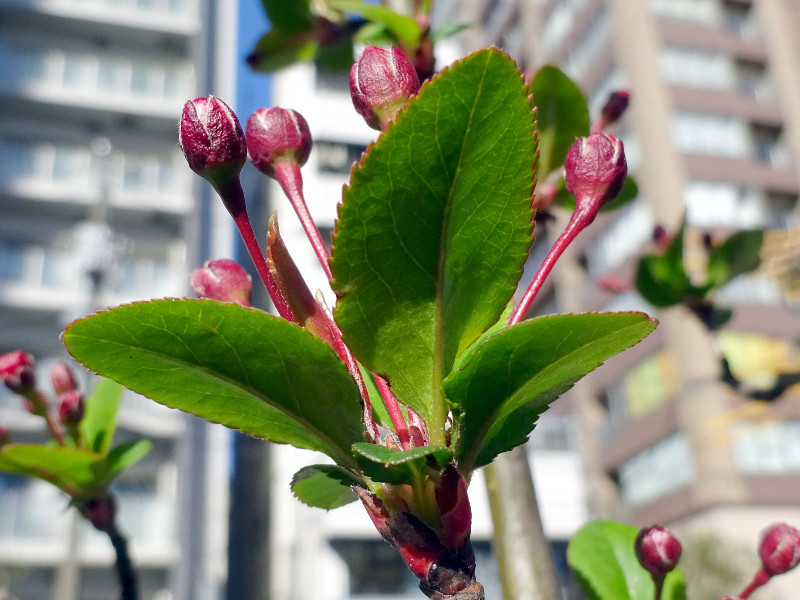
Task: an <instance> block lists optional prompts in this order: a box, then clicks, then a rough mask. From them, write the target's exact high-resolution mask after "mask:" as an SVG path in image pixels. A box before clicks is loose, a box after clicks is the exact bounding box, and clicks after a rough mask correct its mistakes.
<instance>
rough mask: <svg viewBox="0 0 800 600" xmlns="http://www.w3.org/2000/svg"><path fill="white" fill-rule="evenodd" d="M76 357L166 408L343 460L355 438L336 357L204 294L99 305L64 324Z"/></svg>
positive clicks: (354, 399)
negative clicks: (98, 309) (200, 297)
mask: <svg viewBox="0 0 800 600" xmlns="http://www.w3.org/2000/svg"><path fill="white" fill-rule="evenodd" d="M63 337H64V342H65V344H66V345H67V348H68V349H69V351H70V352H71V353H72V354H73V356H75V358H77V359H78V360H79V361H80V362H82V363H83V364H85V365H86V366H87V367H89V368H90V369H92V370H94V371H97V372H98V373H101V374H102V375H104V376H106V377H109V378H111V379H114V380H115V381H118V382H120V383H122V384H123V385H125V386H127V387H129V388H130V389H132V390H134V391H136V392H138V393H140V394H143V395H145V396H147V397H149V398H152V399H153V400H155V401H156V402H160V403H161V404H165V405H167V406H170V407H172V408H178V409H180V410H184V411H186V412H191V413H193V414H196V415H198V416H200V417H203V418H205V419H207V420H209V421H212V422H215V423H221V424H223V425H225V426H227V427H230V428H232V429H238V430H240V431H243V432H245V433H249V434H251V435H254V436H257V437H261V438H264V439H268V440H271V441H274V442H277V443H285V444H292V445H294V446H297V447H299V448H308V449H311V450H318V451H320V452H324V453H326V454H328V455H329V456H330V457H331V458H333V459H334V460H336V461H337V462H338V461H341V464H352V463H353V459H352V456H351V454H350V447H351V445H352V444H353V443H354V442H356V441H360V440H361V439H363V424H362V421H361V408H360V402H359V397H358V390H357V388H356V385H355V382H354V381H353V379H352V378H351V377H350V375H349V373H348V372H347V369H346V368H345V366H344V364H343V363H341V361H339V359H338V358H337V357H336V355H335V354H334V353H333V351H332V350H331V349H330V348H329V347H328V346H327V345H326V344H325V343H324V342H322V341H320V340H318V339H317V338H314V337H313V336H311V334H309V333H308V332H306V331H304V330H303V329H301V328H299V327H298V326H297V325H294V324H292V323H289V322H287V321H284V320H282V319H279V318H277V317H273V316H271V315H268V314H267V313H264V312H261V311H259V310H255V309H249V308H245V307H242V306H239V305H236V304H223V303H219V302H215V301H209V300H156V301H153V302H139V303H135V304H128V305H124V306H120V307H117V308H114V309H110V310H107V311H102V312H99V313H96V314H94V315H91V316H89V317H86V318H84V319H80V320H79V321H76V322H74V323H73V324H71V325H70V326H69V327H68V328H67V330H66V331H65V332H64V336H63Z"/></svg>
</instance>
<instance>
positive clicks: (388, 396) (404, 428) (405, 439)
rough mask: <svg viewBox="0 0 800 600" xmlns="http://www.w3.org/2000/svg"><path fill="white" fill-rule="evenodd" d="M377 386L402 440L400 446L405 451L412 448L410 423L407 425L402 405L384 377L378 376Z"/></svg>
mask: <svg viewBox="0 0 800 600" xmlns="http://www.w3.org/2000/svg"><path fill="white" fill-rule="evenodd" d="M375 384H376V385H377V386H378V391H380V393H381V398H383V404H384V405H385V406H386V410H387V411H388V412H389V418H390V419H391V420H392V425H393V426H394V431H395V433H397V437H398V439H399V440H400V446H401V447H402V448H403V450H408V449H409V448H410V447H411V434H410V433H409V431H408V423H406V419H405V417H404V416H403V411H402V410H400V403H399V402H398V401H397V397H396V396H395V395H394V392H392V388H390V387H389V384H388V383H387V382H386V380H385V379H384V378H383V377H381V376H380V375H376V376H375Z"/></svg>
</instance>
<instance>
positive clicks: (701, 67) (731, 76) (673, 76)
mask: <svg viewBox="0 0 800 600" xmlns="http://www.w3.org/2000/svg"><path fill="white" fill-rule="evenodd" d="M658 63H659V68H660V70H661V75H662V77H663V78H664V79H665V80H666V81H667V82H669V83H671V84H674V85H680V86H685V87H693V88H702V89H714V90H728V89H732V88H733V87H734V81H735V70H734V65H733V63H732V62H731V59H730V57H729V56H727V55H725V54H723V53H721V52H708V51H706V50H698V49H697V48H685V47H678V46H665V47H664V48H662V49H661V52H660V54H659V57H658Z"/></svg>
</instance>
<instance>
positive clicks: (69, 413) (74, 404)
mask: <svg viewBox="0 0 800 600" xmlns="http://www.w3.org/2000/svg"><path fill="white" fill-rule="evenodd" d="M83 408H84V403H83V394H81V393H80V392H78V391H77V390H73V391H71V392H65V393H63V394H61V395H59V397H58V416H59V418H60V419H61V422H62V423H64V425H77V424H78V423H80V422H81V419H83Z"/></svg>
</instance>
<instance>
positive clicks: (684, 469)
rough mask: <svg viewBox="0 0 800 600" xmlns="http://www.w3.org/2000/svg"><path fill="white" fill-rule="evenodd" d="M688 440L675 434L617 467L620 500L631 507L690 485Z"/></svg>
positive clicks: (690, 468)
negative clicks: (620, 491)
mask: <svg viewBox="0 0 800 600" xmlns="http://www.w3.org/2000/svg"><path fill="white" fill-rule="evenodd" d="M693 477H694V469H693V467H692V453H691V449H690V447H689V440H688V439H686V436H685V435H684V434H683V433H675V434H673V435H671V436H669V437H668V438H665V439H663V440H661V441H660V442H658V443H657V444H655V445H654V446H651V447H650V448H648V449H646V450H644V451H643V452H640V453H639V454H637V455H636V456H634V457H633V458H631V459H629V460H627V461H625V462H624V463H623V464H622V465H620V467H619V483H620V488H621V490H622V496H623V498H624V499H625V501H626V502H628V503H629V504H630V505H632V506H636V505H639V504H644V503H645V502H650V501H651V500H655V499H656V498H659V497H660V496H663V495H664V494H667V493H669V492H672V491H675V490H677V489H678V488H680V487H682V486H684V485H686V484H687V483H689V482H691V481H692V478H693Z"/></svg>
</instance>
